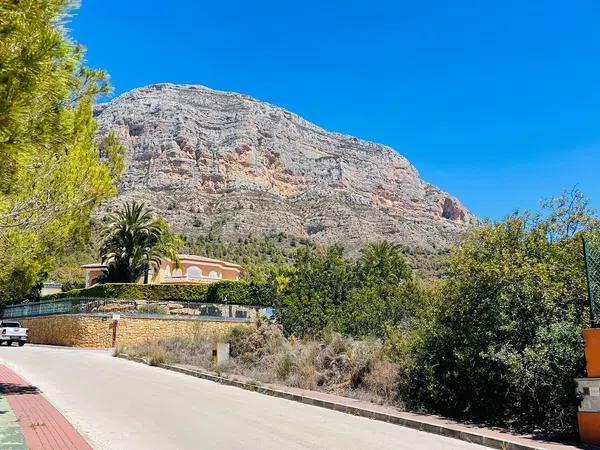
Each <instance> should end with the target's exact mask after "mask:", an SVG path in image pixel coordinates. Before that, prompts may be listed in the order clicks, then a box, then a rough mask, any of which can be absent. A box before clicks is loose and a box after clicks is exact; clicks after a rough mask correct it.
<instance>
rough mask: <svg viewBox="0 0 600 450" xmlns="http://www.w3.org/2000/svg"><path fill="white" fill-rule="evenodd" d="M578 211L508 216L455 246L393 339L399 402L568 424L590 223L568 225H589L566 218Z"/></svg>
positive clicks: (494, 418)
mask: <svg viewBox="0 0 600 450" xmlns="http://www.w3.org/2000/svg"><path fill="white" fill-rule="evenodd" d="M560 203H561V204H562V203H563V202H562V201H561V202H560ZM582 208H583V206H582V205H573V207H569V208H567V209H563V208H562V206H558V207H557V208H553V209H552V210H551V211H550V214H547V215H545V217H546V220H542V219H540V220H537V221H534V222H531V221H530V220H529V219H530V217H531V216H530V215H528V214H526V215H514V216H511V217H509V218H507V219H506V220H505V221H503V222H500V223H494V224H488V225H486V226H483V227H481V228H479V229H476V230H474V231H473V232H472V233H471V234H470V236H469V237H468V238H467V239H466V240H465V242H464V243H463V244H462V245H461V246H460V247H459V248H457V249H456V250H455V252H454V253H453V255H452V257H451V260H450V274H449V278H448V280H447V281H446V282H445V283H444V284H443V285H442V287H441V288H440V290H439V292H437V294H436V295H435V296H434V297H433V298H432V299H431V300H430V301H429V302H428V307H427V308H425V309H424V310H423V311H422V313H421V314H420V317H419V320H418V326H417V327H416V329H415V330H414V331H413V332H412V333H411V334H410V335H409V337H408V338H404V337H399V338H398V339H397V340H396V341H395V342H393V343H392V344H391V347H392V348H393V349H394V350H393V352H394V353H395V354H396V357H397V359H398V362H399V363H400V365H401V368H402V371H403V380H404V382H403V384H402V397H403V398H404V400H406V401H409V402H410V403H412V405H413V406H419V407H423V406H424V407H426V408H428V409H430V410H433V411H436V412H439V413H442V414H446V415H450V416H458V417H466V418H469V419H475V420H478V421H485V422H490V423H494V424H500V425H509V426H514V427H516V428H520V429H526V430H530V431H534V430H537V431H544V432H548V433H564V432H571V431H573V430H574V429H575V417H576V416H575V413H576V408H577V399H576V396H575V390H574V383H573V379H574V378H575V377H577V376H581V375H582V374H583V367H584V365H583V342H582V337H581V329H582V327H583V326H584V325H585V324H587V320H588V316H587V310H586V308H585V285H584V277H583V260H582V249H581V239H580V233H584V232H591V231H592V230H593V227H592V228H590V227H589V226H588V227H584V226H582V227H580V228H578V229H575V228H573V226H572V224H573V223H575V221H577V222H578V223H582V224H583V223H588V224H593V223H595V221H594V220H592V219H593V217H588V218H584V217H582V216H579V217H577V218H575V217H570V215H571V214H572V212H573V211H575V214H578V215H579V212H581V211H582ZM588 219H589V220H588ZM558 224H560V226H557V225H558ZM565 224H566V226H564V225H565ZM569 224H571V225H569Z"/></svg>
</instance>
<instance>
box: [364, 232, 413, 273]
mask: <svg viewBox="0 0 600 450" xmlns="http://www.w3.org/2000/svg"><path fill="white" fill-rule="evenodd" d="M358 264H359V270H360V271H361V272H362V275H363V276H364V277H365V279H387V280H389V281H393V282H395V283H398V282H402V281H404V280H408V279H410V278H411V277H412V271H411V268H410V266H409V265H408V264H407V262H406V258H405V257H404V253H403V251H402V246H401V245H399V244H396V243H392V242H389V241H380V242H372V243H370V244H368V245H367V246H366V247H364V248H363V249H362V250H361V256H360V258H359V260H358Z"/></svg>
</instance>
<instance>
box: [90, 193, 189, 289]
mask: <svg viewBox="0 0 600 450" xmlns="http://www.w3.org/2000/svg"><path fill="white" fill-rule="evenodd" d="M101 238H102V246H101V248H100V253H101V258H102V262H103V263H105V264H107V266H108V268H107V272H106V274H105V276H104V277H103V278H102V279H101V280H100V282H112V283H115V282H117V283H119V282H120V283H134V282H136V281H137V280H138V279H139V278H140V277H141V276H144V277H147V274H148V271H149V270H150V269H151V268H153V269H158V268H159V267H160V264H161V258H168V259H170V260H172V261H174V262H175V264H176V265H177V264H178V263H179V260H178V257H177V250H178V249H179V247H180V246H181V245H182V242H181V240H180V239H179V238H178V237H177V236H176V235H174V234H173V233H171V231H170V230H169V225H168V223H167V222H166V221H164V220H163V219H160V218H158V219H157V218H154V217H153V216H152V211H151V210H150V209H148V208H146V207H145V205H144V204H143V203H136V202H132V203H125V204H124V205H123V206H122V207H121V209H120V210H118V211H117V212H115V213H113V214H110V215H108V216H107V217H106V218H105V226H104V228H103V230H102V233H101ZM145 281H146V282H147V280H145Z"/></svg>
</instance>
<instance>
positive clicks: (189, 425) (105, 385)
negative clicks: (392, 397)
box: [0, 345, 483, 450]
mask: <svg viewBox="0 0 600 450" xmlns="http://www.w3.org/2000/svg"><path fill="white" fill-rule="evenodd" d="M0 363H1V364H5V365H7V366H8V367H10V368H11V369H13V370H15V371H16V372H18V373H19V374H20V375H21V376H22V377H23V378H25V379H26V380H27V381H29V382H30V383H31V384H33V385H35V386H37V387H38V388H39V389H41V390H42V392H43V393H44V395H45V396H46V398H47V399H48V400H50V402H52V403H53V404H54V405H55V406H56V407H57V408H58V409H59V410H60V411H61V412H62V413H63V414H64V415H65V416H66V417H67V419H69V420H70V421H71V423H72V424H73V425H75V427H77V429H78V430H79V431H80V432H81V433H82V434H83V435H84V437H85V438H86V439H87V440H88V442H90V444H91V445H92V446H93V447H94V448H97V449H127V450H134V449H200V448H201V449H261V450H263V449H265V450H266V449H277V450H280V449H325V448H326V449H344V450H350V449H369V450H371V449H373V450H374V449H395V450H402V449H427V450H436V449H457V450H458V449H461V450H469V449H470V450H475V449H478V448H479V449H481V448H483V447H479V446H477V445H473V444H468V443H466V442H461V441H458V440H454V439H450V438H445V437H441V436H437V435H433V434H428V433H424V432H420V431H416V430H412V429H408V428H404V427H400V426H397V425H392V424H388V423H383V422H377V421H374V420H370V419H365V418H362V417H355V416H351V415H348V414H343V413H340V412H336V411H331V410H328V409H323V408H318V407H315V406H309V405H304V404H301V403H297V402H292V401H288V400H284V399H279V398H274V397H269V396H265V395H261V394H257V393H254V392H249V391H245V390H243V389H239V388H235V387H230V386H223V385H220V384H218V383H214V382H211V381H206V380H201V379H197V378H193V377H190V376H186V375H183V374H178V373H174V372H170V371H166V370H163V369H159V368H155V367H149V366H145V365H142V364H138V363H134V362H130V361H125V360H122V359H119V358H114V357H112V356H111V354H110V353H109V352H107V351H98V350H82V349H68V348H56V347H43V346H32V345H26V346H25V347H22V348H19V347H5V346H2V347H0Z"/></svg>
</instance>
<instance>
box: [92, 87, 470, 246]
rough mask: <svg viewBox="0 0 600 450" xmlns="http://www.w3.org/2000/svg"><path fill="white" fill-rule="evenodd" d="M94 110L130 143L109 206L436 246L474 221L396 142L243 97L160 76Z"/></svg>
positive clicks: (184, 219) (222, 224) (184, 222)
mask: <svg viewBox="0 0 600 450" xmlns="http://www.w3.org/2000/svg"><path fill="white" fill-rule="evenodd" d="M95 116H96V119H97V121H98V124H99V129H98V133H99V137H102V136H104V135H106V134H107V133H108V132H109V131H110V130H113V131H115V132H116V133H117V135H118V136H119V137H120V139H121V140H122V141H123V143H124V144H125V145H126V146H127V147H128V149H129V153H128V156H127V166H126V167H127V168H126V172H125V174H124V177H123V179H122V182H121V184H120V186H119V195H118V197H117V198H115V199H113V200H112V201H111V202H109V204H107V205H106V206H105V209H107V208H111V207H112V206H114V204H116V203H120V202H122V201H124V200H130V199H137V200H142V201H145V202H146V203H147V204H149V205H151V206H152V207H153V208H154V209H155V210H157V211H158V212H159V213H160V214H161V215H163V216H164V217H165V218H166V219H167V220H168V221H169V222H170V223H171V225H172V226H173V227H174V229H175V230H177V231H179V232H182V233H185V234H187V235H200V234H206V233H208V232H211V233H213V235H214V234H216V235H221V236H222V237H223V239H224V240H234V239H237V238H238V237H241V236H247V235H248V234H249V233H253V234H273V233H280V232H283V233H286V234H289V235H294V236H298V237H308V238H311V239H314V240H316V241H318V242H322V243H327V244H331V243H341V244H344V245H345V246H347V247H350V248H356V247H357V246H359V245H361V244H363V243H364V242H367V241H373V240H380V239H388V240H393V241H397V242H401V243H404V244H406V245H408V246H409V247H422V248H423V249H425V250H435V249H444V248H446V247H447V246H448V245H449V244H450V243H452V242H453V241H455V240H456V238H457V236H458V235H460V234H461V233H463V232H464V230H465V229H466V228H467V227H469V226H470V225H471V224H473V223H475V221H476V219H475V218H474V216H473V215H472V214H471V213H470V212H469V211H468V210H467V209H466V208H465V207H464V206H462V205H461V203H460V202H459V201H458V200H457V199H456V198H454V197H453V196H451V195H449V194H447V193H445V192H443V191H441V190H440V189H438V188H437V187H435V186H433V185H431V184H429V183H426V182H425V181H423V180H421V179H420V178H419V174H418V172H417V170H416V169H415V168H414V167H413V166H412V165H411V164H410V163H409V161H408V160H407V159H406V158H404V157H402V156H401V155H399V154H398V153H397V152H396V151H394V150H393V149H391V148H390V147H387V146H384V145H380V144H375V143H372V142H367V141H364V140H361V139H358V138H355V137H352V136H347V135H343V134H339V133H332V132H329V131H326V130H323V129H322V128H319V127H318V126H316V125H314V124H312V123H310V122H308V121H306V120H304V119H302V118H301V117H299V116H297V115H296V114H293V113H291V112H288V111H286V110H284V109H281V108H278V107H276V106H273V105H270V104H268V103H265V102H262V101H259V100H256V99H253V98H250V97H247V96H244V95H239V94H234V93H228V92H219V91H214V90H211V89H208V88H206V87H202V86H190V85H173V84H157V85H151V86H147V87H144V88H140V89H135V90H133V91H130V92H128V93H125V94H123V95H121V96H120V97H118V98H116V99H115V100H113V101H111V102H110V103H105V104H101V105H98V106H97V107H96V111H95Z"/></svg>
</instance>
